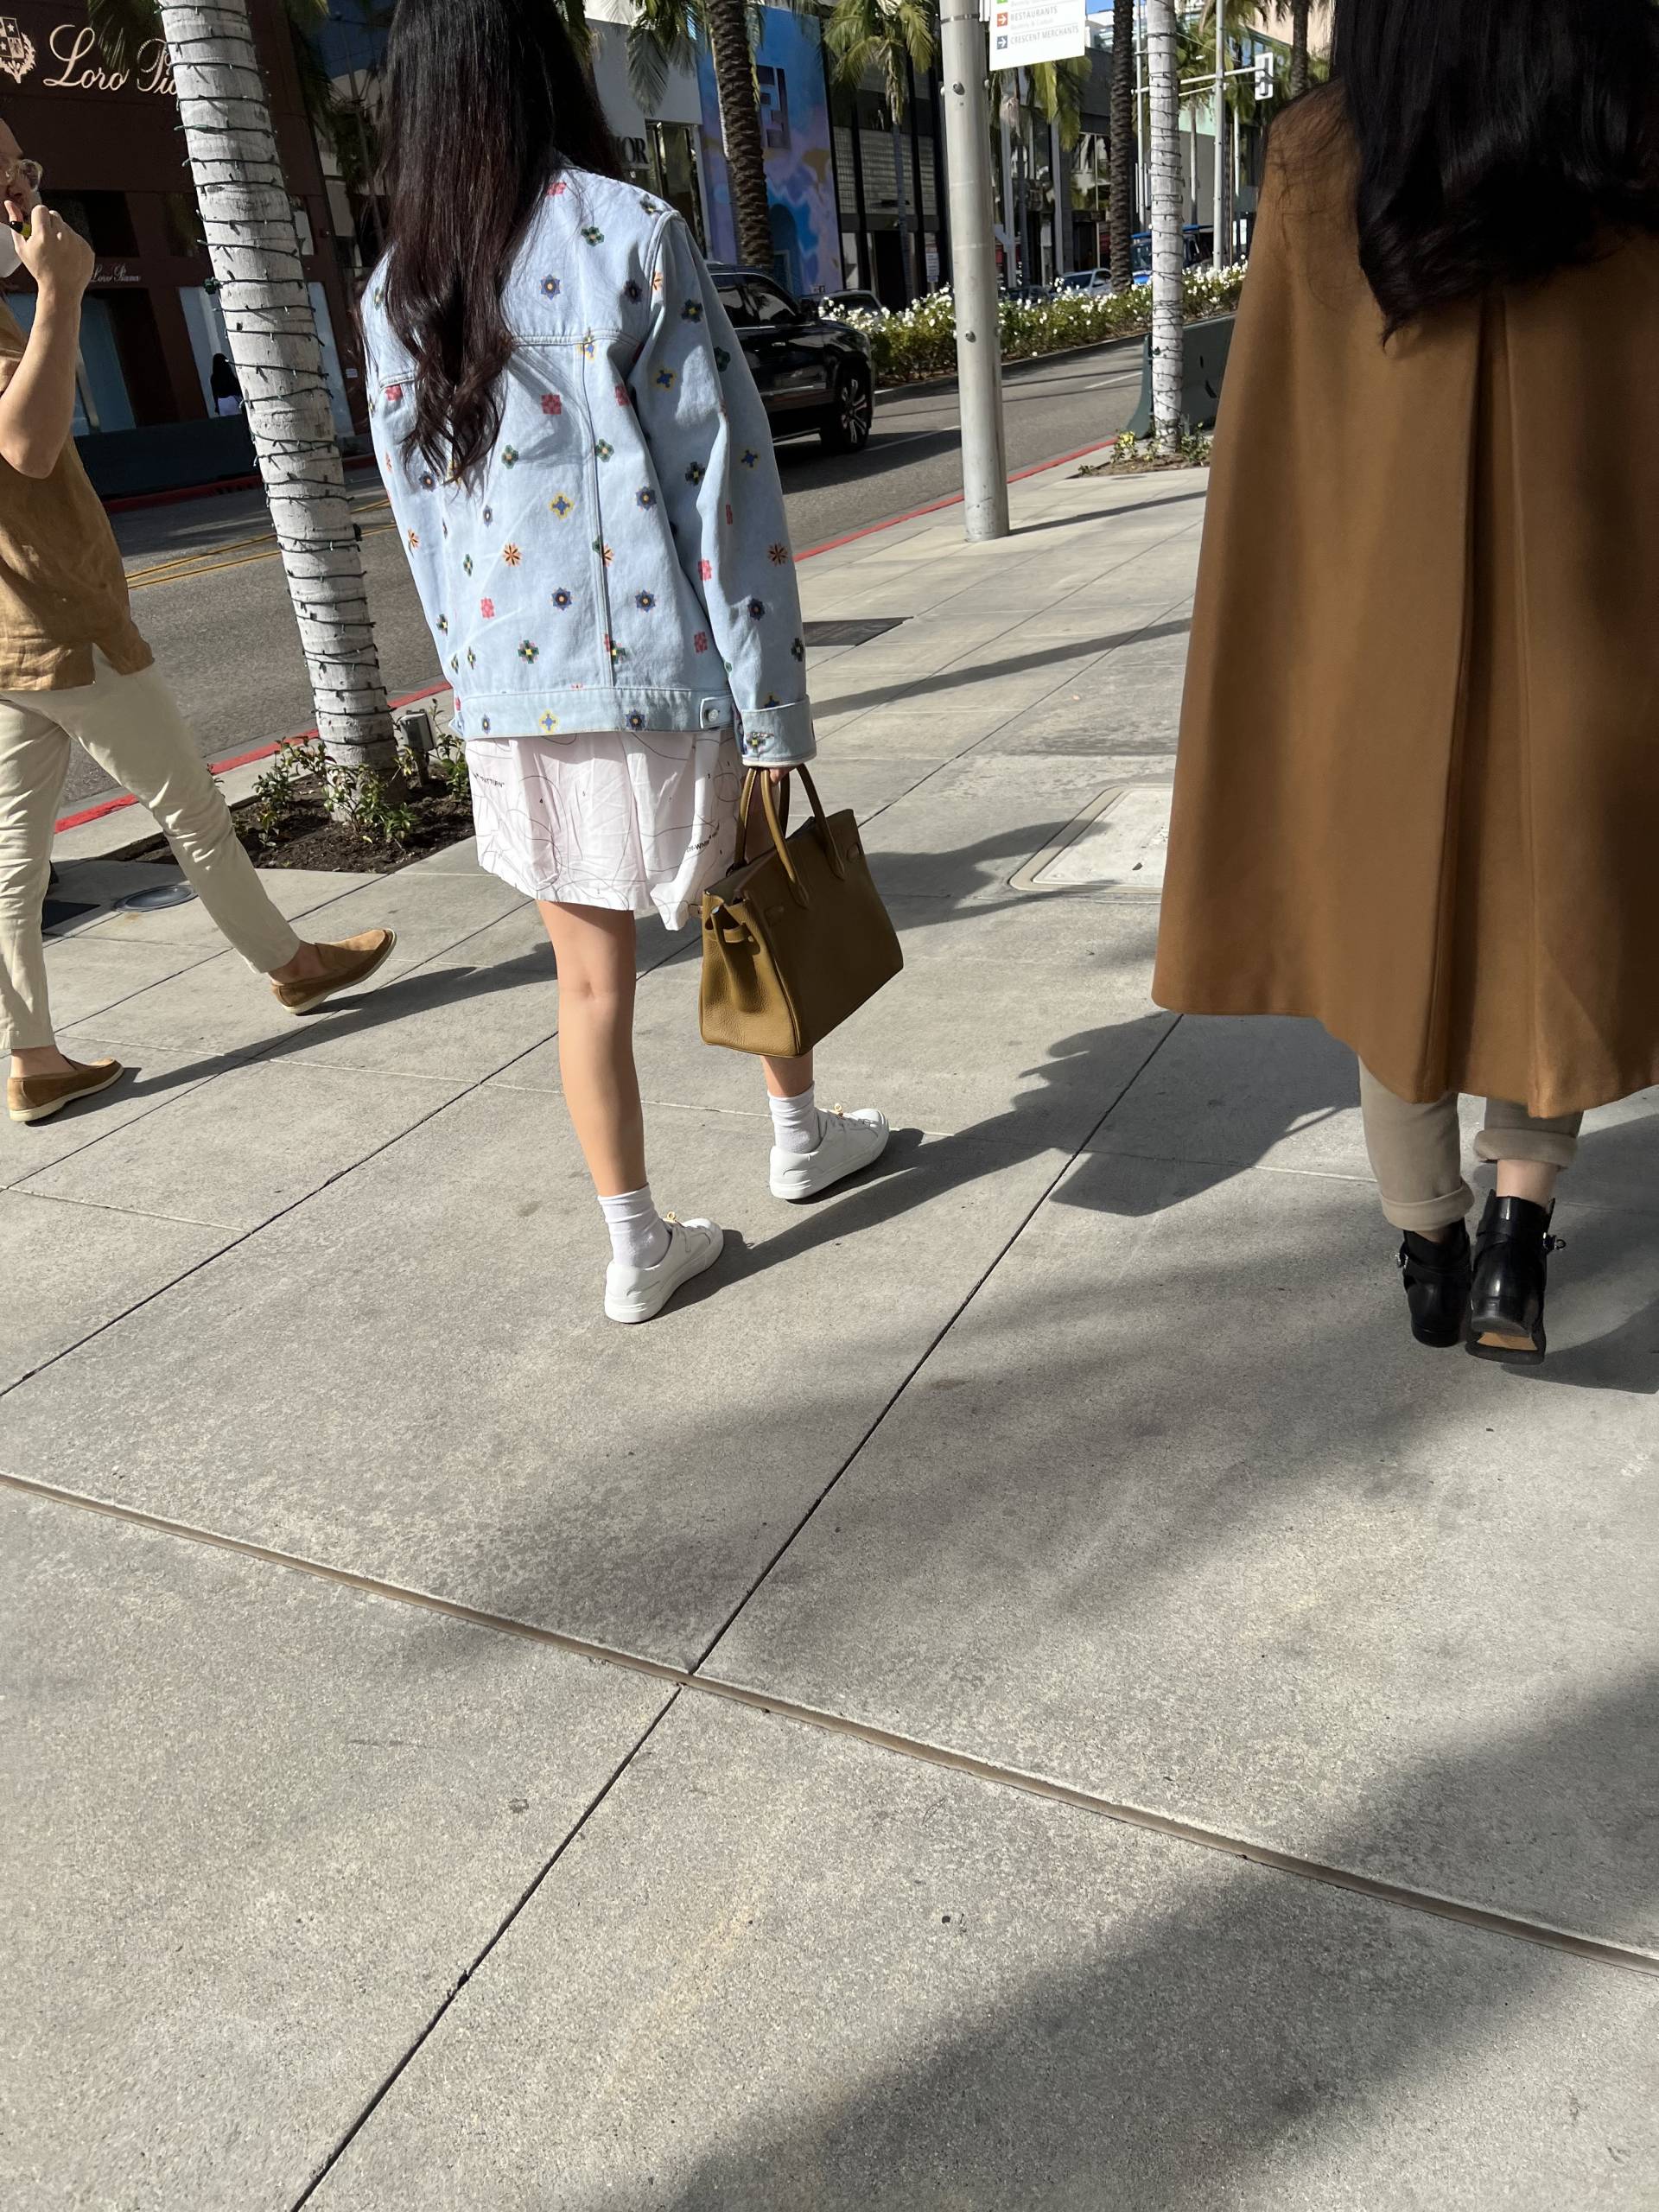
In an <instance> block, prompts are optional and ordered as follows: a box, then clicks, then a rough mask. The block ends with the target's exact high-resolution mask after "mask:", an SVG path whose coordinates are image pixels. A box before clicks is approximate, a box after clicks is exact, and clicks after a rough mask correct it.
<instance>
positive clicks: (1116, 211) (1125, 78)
mask: <svg viewBox="0 0 1659 2212" xmlns="http://www.w3.org/2000/svg"><path fill="white" fill-rule="evenodd" d="M1139 127H1140V119H1139V118H1138V117H1137V116H1136V114H1135V0H1112V204H1111V218H1110V219H1111V228H1112V289H1113V290H1114V291H1115V292H1123V291H1127V290H1128V288H1129V286H1130V285H1131V284H1133V283H1134V282H1135V241H1134V236H1133V232H1134V226H1135V134H1136V132H1137V130H1138V129H1139Z"/></svg>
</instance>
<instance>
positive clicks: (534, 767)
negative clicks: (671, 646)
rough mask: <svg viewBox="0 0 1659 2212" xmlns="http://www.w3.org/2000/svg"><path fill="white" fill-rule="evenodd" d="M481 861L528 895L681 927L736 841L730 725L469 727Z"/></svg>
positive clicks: (729, 859) (728, 862) (723, 870)
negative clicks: (563, 729)
mask: <svg viewBox="0 0 1659 2212" xmlns="http://www.w3.org/2000/svg"><path fill="white" fill-rule="evenodd" d="M467 771H468V773H469V775H470V778H471V781H472V794H473V822H474V827H475V828H476V829H477V831H478V860H479V866H480V868H487V869H488V870H489V871H490V873H491V874H492V875H499V877H500V878H501V880H502V881H503V882H505V883H510V884H512V887H513V888H514V890H516V891H522V892H523V893H524V896H525V897H526V898H528V899H550V900H552V901H554V902H556V904H558V905H560V906H604V907H608V908H610V909H612V910H613V912H620V913H634V914H659V915H660V916H661V917H662V918H663V921H664V924H665V925H666V926H667V927H668V928H669V929H671V930H677V929H683V927H684V926H685V924H686V921H687V920H688V918H690V916H691V915H692V914H694V913H696V912H697V911H698V910H699V908H700V906H701V902H702V894H703V893H704V891H706V890H707V889H708V887H709V885H710V884H711V883H716V882H718V881H719V880H720V878H721V876H722V875H724V874H727V873H728V871H729V869H730V868H731V866H732V863H733V861H734V858H735V857H736V852H737V805H738V800H739V798H740V797H741V791H742V783H743V771H742V766H741V762H740V761H739V759H738V752H737V744H736V741H735V740H734V737H733V735H732V734H731V732H730V731H729V730H640V731H638V732H636V731H632V730H626V731H624V730H578V731H573V732H572V734H570V735H569V737H469V738H468V739H467Z"/></svg>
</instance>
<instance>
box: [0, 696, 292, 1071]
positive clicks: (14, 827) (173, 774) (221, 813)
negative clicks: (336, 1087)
mask: <svg viewBox="0 0 1659 2212" xmlns="http://www.w3.org/2000/svg"><path fill="white" fill-rule="evenodd" d="M71 738H73V739H75V740H76V741H78V742H79V744H81V745H82V746H84V747H86V751H87V752H88V753H91V755H92V759H93V760H96V761H97V763H98V765H99V767H100V768H102V769H103V770H104V772H105V774H106V775H109V776H112V777H113V778H114V779H115V780H116V782H117V783H118V784H122V785H125V787H126V789H127V790H128V791H130V792H131V793H132V795H133V797H134V798H136V799H137V800H138V801H140V803H141V804H143V805H145V806H147V807H148V808H149V810H150V812H151V813H152V814H153V815H154V816H155V817H156V821H157V822H158V823H160V824H161V826H162V829H164V830H165V831H166V832H167V836H168V842H169V843H170V844H171V845H172V847H173V849H174V851H175V853H176V854H177V855H178V857H179V864H180V866H181V868H183V870H184V872H185V874H186V875H188V877H189V879H190V882H191V885H192V887H194V891H195V893H196V896H197V897H198V898H199V899H200V901H201V903H202V905H203V906H205V907H206V908H207V912H208V913H209V914H211V915H212V917H213V920H214V921H215V922H217V923H218V925H219V928H220V929H221V930H223V931H224V932H225V934H226V937H227V938H229V939H230V941H231V943H232V944H233V945H234V946H235V947H236V949H237V950H238V952H239V953H240V954H241V955H242V957H243V958H244V959H245V961H246V962H247V963H248V964H249V965H250V966H251V967H252V968H257V969H259V970H261V971H262V973H264V974H265V975H269V974H270V971H271V969H274V968H285V967H286V966H287V965H288V963H289V961H290V960H292V959H293V957H294V956H295V954H296V952H297V951H298V950H299V949H300V941H299V939H298V938H296V936H295V934H294V932H293V931H292V930H291V929H290V928H289V925H288V924H287V922H286V921H285V920H284V919H283V916H282V914H281V913H280V912H278V911H277V908H276V907H275V906H273V905H272V904H271V902H270V899H269V898H268V897H267V895H266V893H265V888H264V885H263V884H262V883H261V882H260V880H259V877H258V874H257V870H256V869H255V868H254V865H253V862H252V861H251V860H250V859H249V858H248V856H247V855H246V854H245V852H244V851H243V849H242V848H241V846H240V845H239V844H238V842H237V838H236V832H235V830H234V829H232V826H231V817H230V813H229V810H227V808H226V804H225V801H224V798H223V797H222V795H221V794H220V791H219V786H218V785H217V784H216V783H215V782H214V781H213V777H212V776H211V775H210V774H209V773H208V772H207V763H206V762H205V761H204V760H202V758H201V756H200V753H198V752H197V751H196V748H195V746H194V744H193V743H192V741H191V737H190V733H189V731H188V729H187V728H185V726H184V721H183V719H182V717H181V715H180V713H179V710H178V708H177V707H176V706H175V703H174V700H173V694H172V693H171V692H170V691H169V690H168V688H167V686H166V684H165V683H163V682H162V679H161V677H159V676H158V675H157V674H156V671H155V670H154V669H153V668H146V669H143V670H141V671H139V672H138V674H137V675H136V676H121V675H118V673H117V672H116V671H115V670H114V669H112V668H111V667H110V666H109V664H107V663H106V662H105V661H104V660H103V659H101V658H100V659H99V663H98V672H97V674H96V676H95V677H94V678H93V680H92V683H87V684H83V685H79V686H78V687H77V688H76V689H75V690H71V691H0V1051H6V1050H10V1051H11V1052H22V1051H26V1050H28V1049H29V1047H31V1046H40V1045H50V1044H51V1043H52V1041H53V1035H52V1016H51V1013H50V1009H49V1007H48V1001H47V992H46V955H45V949H44V947H43V946H42V944H41V900H42V899H44V898H45V896H46V880H47V873H48V868H50V865H51V860H52V829H53V824H54V822H55V820H56V818H57V811H58V805H59V802H60V798H62V794H63V779H64V777H65V775H66V774H67V772H68V767H69V741H70V740H71Z"/></svg>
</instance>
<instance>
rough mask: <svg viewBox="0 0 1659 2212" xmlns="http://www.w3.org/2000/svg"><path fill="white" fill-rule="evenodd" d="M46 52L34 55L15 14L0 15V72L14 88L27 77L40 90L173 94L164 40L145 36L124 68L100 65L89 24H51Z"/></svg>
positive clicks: (32, 46) (100, 54)
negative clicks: (132, 58)
mask: <svg viewBox="0 0 1659 2212" xmlns="http://www.w3.org/2000/svg"><path fill="white" fill-rule="evenodd" d="M47 46H48V52H47V53H46V54H39V53H37V52H36V50H35V41H34V40H33V39H32V38H30V36H29V33H28V32H27V31H26V30H25V29H23V27H22V24H21V23H20V22H18V20H17V18H16V16H0V70H3V72H4V73H5V74H6V75H7V76H8V77H10V79H11V81H12V83H13V84H14V85H21V84H23V83H25V82H28V81H29V80H30V79H33V82H34V85H35V89H36V90H38V91H41V92H56V91H66V92H125V91H127V90H128V88H129V87H130V88H131V90H132V91H134V92H158V93H160V94H161V95H162V97H163V98H168V97H170V96H171V94H172V91H173V63H172V60H171V59H170V58H169V56H168V51H167V41H166V40H165V39H160V38H148V39H146V40H145V41H144V42H143V45H142V46H141V47H140V48H139V49H138V52H137V56H136V57H135V59H134V62H133V66H132V67H131V68H130V69H112V68H110V67H106V65H105V60H104V56H103V54H102V52H101V50H100V49H99V43H98V35H97V34H96V32H95V31H94V30H93V29H92V25H91V24H90V23H56V24H54V26H53V28H52V29H51V30H50V32H49V33H48V35H47Z"/></svg>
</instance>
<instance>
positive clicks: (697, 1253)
mask: <svg viewBox="0 0 1659 2212" xmlns="http://www.w3.org/2000/svg"><path fill="white" fill-rule="evenodd" d="M663 1219H664V1221H665V1222H666V1223H667V1224H668V1249H667V1251H666V1252H664V1255H663V1256H662V1258H661V1259H660V1260H658V1262H657V1264H656V1266H655V1267H654V1268H628V1267H624V1265H623V1264H622V1262H621V1261H620V1260H613V1261H612V1262H611V1264H610V1266H609V1267H608V1268H607V1269H606V1270H605V1311H606V1313H607V1315H608V1317H609V1318H610V1319H612V1320H613V1321H654V1320H655V1319H656V1318H657V1316H658V1314H659V1313H661V1312H662V1310H663V1308H664V1306H666V1305H667V1303H668V1301H669V1300H670V1299H671V1298H672V1297H673V1295H674V1294H675V1292H676V1291H677V1289H678V1288H679V1287H680V1286H681V1284H682V1283H687V1282H690V1280H691V1278H692V1276H693V1275H700V1274H703V1273H704V1272H705V1271H706V1270H707V1269H708V1268H712V1267H713V1266H714V1264H715V1261H716V1260H717V1259H718V1258H719V1257H720V1255H721V1247H722V1246H723V1245H724V1243H725V1242H726V1239H725V1237H724V1236H723V1235H722V1234H721V1231H720V1230H718V1229H716V1228H715V1224H714V1223H713V1222H712V1221H682V1220H681V1219H680V1218H679V1217H678V1216H677V1214H671V1213H665V1214H664V1216H663Z"/></svg>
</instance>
